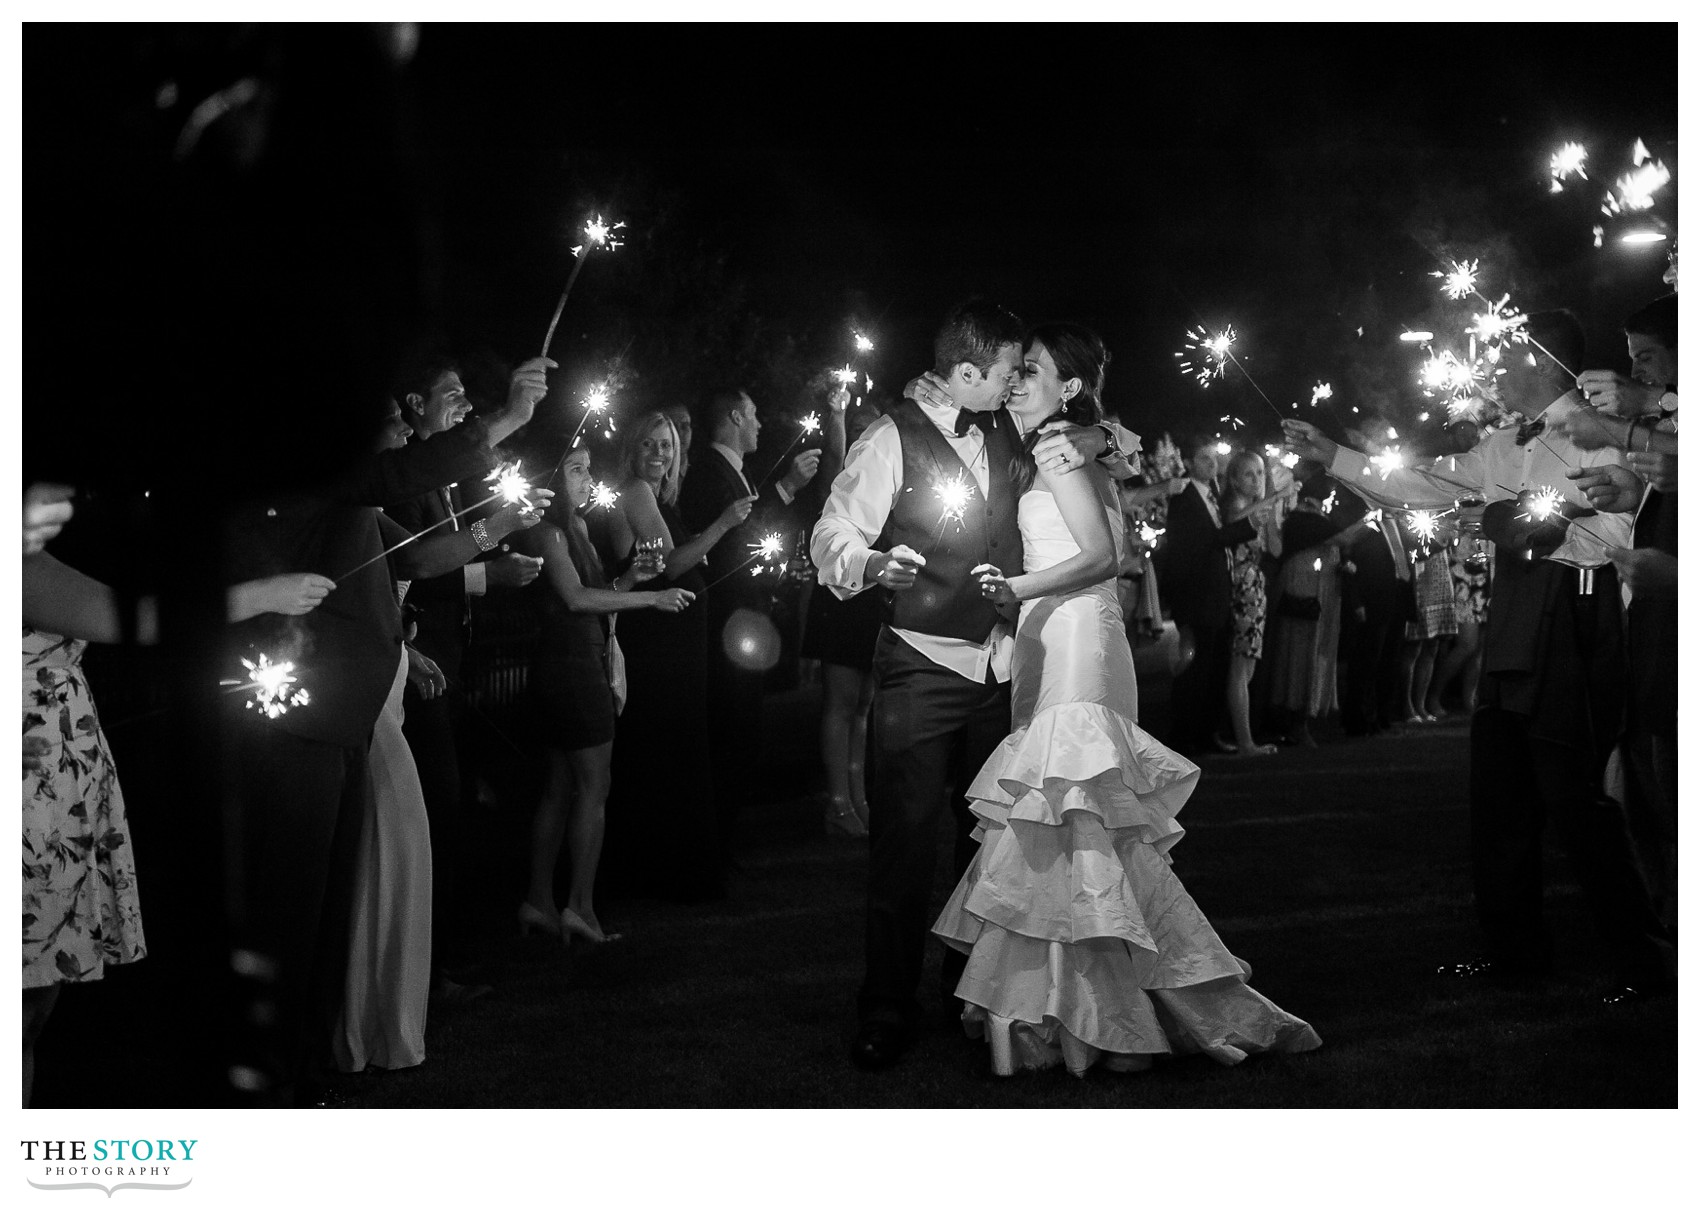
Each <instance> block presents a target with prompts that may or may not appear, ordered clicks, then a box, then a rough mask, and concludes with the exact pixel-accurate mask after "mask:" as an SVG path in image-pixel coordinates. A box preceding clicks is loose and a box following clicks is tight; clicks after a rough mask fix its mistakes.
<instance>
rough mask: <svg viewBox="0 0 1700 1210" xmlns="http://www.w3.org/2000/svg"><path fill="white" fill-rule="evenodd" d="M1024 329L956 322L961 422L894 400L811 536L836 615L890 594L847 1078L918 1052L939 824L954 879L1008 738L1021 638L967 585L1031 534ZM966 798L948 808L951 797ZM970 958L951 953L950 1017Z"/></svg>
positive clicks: (1071, 446)
mask: <svg viewBox="0 0 1700 1210" xmlns="http://www.w3.org/2000/svg"><path fill="white" fill-rule="evenodd" d="M1021 340H1022V325H1021V321H1020V320H1018V319H1017V318H1016V317H1015V316H1014V315H1012V314H1010V313H1009V312H1008V311H1006V310H1004V309H1003V308H1002V307H999V306H995V305H993V304H991V303H988V302H984V301H980V300H972V301H969V302H966V303H964V304H962V305H961V306H959V307H957V308H956V309H955V310H953V311H952V312H951V313H950V314H949V315H948V316H946V317H945V321H944V323H943V325H942V326H941V327H940V328H939V330H938V334H937V335H936V336H935V337H934V339H933V363H934V364H933V369H934V372H935V373H936V374H938V375H939V376H941V377H942V378H944V379H946V380H947V382H948V384H949V392H950V397H951V399H952V400H953V401H954V403H955V405H956V406H942V407H940V406H934V405H931V404H922V403H916V402H913V401H911V400H908V399H904V400H899V401H898V403H897V406H896V407H894V408H893V409H892V411H891V412H890V414H889V415H886V416H882V417H881V418H880V419H878V420H876V421H875V422H874V423H873V424H871V425H869V426H868V429H867V431H866V432H865V433H863V435H862V436H861V438H860V439H859V440H858V441H857V442H856V444H855V446H853V447H852V448H851V450H850V453H849V456H848V457H847V458H846V459H845V463H844V469H843V470H842V471H841V472H840V473H839V475H838V478H837V479H836V480H835V481H834V482H833V485H832V494H831V496H830V497H829V498H828V499H827V502H826V507H825V509H824V511H823V512H822V514H821V518H820V520H819V521H818V522H817V523H816V525H815V530H814V536H813V538H812V540H811V543H810V553H811V555H812V556H813V558H814V561H815V565H816V567H817V569H818V574H819V580H820V583H821V584H822V585H824V586H826V587H827V588H829V589H831V591H832V592H833V593H834V594H835V595H837V596H838V597H839V598H841V599H848V598H849V597H852V596H855V595H856V594H857V593H860V592H864V591H866V590H868V589H870V588H874V587H878V588H882V589H884V590H886V592H887V593H888V594H889V595H888V600H887V607H886V615H885V624H884V625H883V626H882V627H881V628H880V633H879V640H878V642H877V644H876V646H875V648H874V669H873V670H874V681H875V685H876V689H875V692H874V702H873V711H872V717H871V720H870V723H869V729H868V736H869V742H870V746H871V749H872V752H871V767H870V778H869V788H870V790H871V793H870V795H869V818H868V831H869V845H870V856H869V868H868V919H867V937H866V947H867V948H866V958H865V962H866V973H865V975H864V978H863V981H862V988H861V992H860V994H859V995H858V997H857V1005H856V1007H857V1018H858V1027H857V1030H856V1035H855V1038H854V1040H853V1041H852V1043H851V1046H850V1061H851V1062H852V1063H853V1064H854V1065H855V1066H857V1067H859V1068H861V1069H862V1070H864V1071H876V1070H879V1069H881V1068H885V1067H889V1066H891V1065H892V1064H893V1063H895V1062H897V1060H898V1059H900V1058H901V1057H902V1056H903V1053H904V1052H905V1051H907V1050H908V1049H909V1047H910V1046H911V1045H912V1044H913V1043H914V1040H915V1036H916V1033H917V1031H918V1027H919V1025H920V1022H921V1008H920V1005H919V1003H918V1001H917V999H916V992H917V989H918V988H919V985H920V982H921V964H922V959H923V955H924V948H925V943H926V938H927V927H928V924H929V916H930V912H929V910H928V909H929V900H930V898H931V891H932V886H933V871H934V866H935V865H936V857H937V851H938V833H939V829H940V826H941V824H945V823H946V822H948V826H949V827H951V828H952V829H953V830H954V831H955V834H956V837H955V854H956V861H955V873H956V874H957V875H958V876H960V875H961V873H962V871H963V870H964V869H966V868H967V865H968V862H969V860H970V858H971V857H972V855H973V848H974V843H973V840H972V838H971V835H970V833H971V831H972V828H973V817H972V815H971V813H970V812H969V810H968V805H967V800H966V798H964V797H963V795H962V793H961V791H963V790H965V789H966V788H967V786H968V783H969V782H970V781H971V780H972V779H973V776H974V774H975V773H977V772H978V771H979V769H980V766H981V765H983V764H984V763H985V761H986V759H987V758H988V757H989V756H990V755H991V754H992V751H993V750H994V749H995V748H996V747H997V746H998V744H999V743H1000V742H1002V740H1003V738H1004V737H1005V736H1006V735H1008V734H1009V677H1010V659H1011V655H1012V653H1013V650H1014V645H1015V643H1014V636H1013V627H1012V626H1011V623H1010V620H1009V619H1007V618H1006V617H1004V616H1003V615H1001V614H1000V613H999V612H998V610H997V609H996V608H995V607H994V606H992V605H991V604H989V603H988V602H987V601H986V600H985V599H984V598H983V597H981V595H980V592H979V587H978V585H977V583H976V581H975V578H974V577H973V576H972V575H970V574H969V573H970V570H971V569H972V568H973V567H974V566H975V565H976V564H979V563H994V564H996V565H997V566H998V567H1000V568H1002V569H1003V570H1004V572H1005V574H1007V575H1013V574H1015V573H1017V572H1019V571H1020V569H1021V530H1020V528H1019V526H1018V525H1017V523H1016V493H1015V489H1014V487H1013V486H1012V485H1011V483H1010V478H1009V465H1010V460H1011V458H1012V456H1013V455H1014V454H1015V452H1016V449H1017V447H1018V441H1017V438H1016V435H1015V428H1014V424H1013V422H1012V421H1011V420H1010V418H1009V417H1008V416H1007V415H1006V414H1005V413H1003V411H1002V410H1001V408H1002V404H1003V403H1004V401H1005V399H1006V398H1007V397H1008V393H1009V387H1010V385H1011V384H1012V383H1013V382H1014V381H1015V379H1016V377H1017V375H1019V374H1020V372H1021V369H1020V367H1021V364H1022V361H1021V356H1022V346H1021ZM1108 445H1109V442H1108V435H1107V432H1106V431H1105V430H1103V429H1097V428H1085V429H1082V428H1071V429H1068V430H1064V431H1062V432H1059V433H1057V434H1054V435H1051V436H1047V437H1046V438H1045V439H1044V440H1043V441H1042V442H1041V443H1040V444H1039V445H1038V447H1036V449H1035V450H1034V455H1035V457H1036V458H1037V459H1038V460H1039V461H1040V462H1041V464H1044V465H1047V466H1051V467H1055V468H1056V469H1059V470H1073V469H1074V468H1076V467H1079V466H1081V465H1084V463H1085V461H1086V460H1087V459H1088V458H1092V457H1096V456H1097V455H1099V454H1100V453H1102V452H1104V451H1105V450H1106V448H1107V447H1108ZM957 479H959V480H960V482H962V483H963V484H964V485H966V486H968V488H969V491H968V499H967V503H966V506H964V507H962V508H960V509H950V510H949V511H948V512H947V511H946V506H945V503H944V502H943V501H941V498H940V497H939V495H938V494H937V493H936V492H935V490H934V489H935V488H936V487H938V486H939V485H941V484H944V483H947V482H950V481H952V480H957ZM950 786H955V787H956V789H957V791H958V792H957V793H956V794H955V795H952V796H951V797H949V798H948V799H947V797H946V792H947V788H948V787H950ZM966 961H967V959H966V957H965V956H964V955H962V954H960V953H958V952H957V951H955V950H947V951H946V953H945V965H944V976H943V988H942V998H943V1000H944V1002H945V1008H946V1013H947V1015H949V1016H955V1015H957V1014H959V1013H960V1011H961V1005H960V1003H959V1002H958V1001H957V1000H956V998H955V995H954V989H955V987H956V981H957V979H958V977H959V976H960V975H961V973H962V969H963V966H964V965H965V963H966Z"/></svg>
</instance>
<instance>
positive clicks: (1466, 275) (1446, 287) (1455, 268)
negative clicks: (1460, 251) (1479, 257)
mask: <svg viewBox="0 0 1700 1210" xmlns="http://www.w3.org/2000/svg"><path fill="white" fill-rule="evenodd" d="M1480 268H1481V262H1480V261H1474V260H1472V261H1453V262H1452V268H1451V269H1449V270H1441V269H1435V270H1433V271H1432V272H1431V273H1430V274H1429V276H1430V277H1438V278H1440V279H1441V287H1440V289H1441V292H1442V293H1443V294H1445V295H1446V297H1448V298H1453V299H1457V298H1463V297H1465V296H1466V295H1469V294H1474V293H1475V292H1476V273H1477V272H1478V270H1479V269H1480Z"/></svg>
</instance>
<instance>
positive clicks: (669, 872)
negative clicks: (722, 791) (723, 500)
mask: <svg viewBox="0 0 1700 1210" xmlns="http://www.w3.org/2000/svg"><path fill="white" fill-rule="evenodd" d="M680 452H681V450H680V444H679V434H678V430H677V429H676V428H675V427H674V426H673V422H672V421H671V420H669V419H668V418H667V416H666V415H665V414H664V413H662V412H659V411H650V412H645V413H644V414H642V415H640V416H637V417H635V418H634V419H633V421H632V422H631V423H630V424H628V425H625V426H624V441H623V443H622V445H621V447H620V456H619V463H618V466H617V468H616V472H615V482H614V483H613V485H612V486H613V488H614V490H615V491H617V492H618V498H617V499H616V501H615V503H614V506H613V507H612V508H609V509H598V510H597V511H596V513H595V514H594V515H593V516H592V517H591V518H590V521H591V523H592V529H591V534H592V538H593V540H594V541H595V543H596V546H597V552H598V554H599V555H600V556H601V558H602V562H603V566H604V567H606V568H607V569H609V570H610V571H611V572H613V573H615V574H616V575H620V574H624V573H625V572H626V570H627V569H628V568H630V567H631V566H632V564H633V563H634V562H635V561H636V558H637V555H638V554H639V553H640V552H639V549H638V544H639V543H640V542H641V543H643V544H644V549H645V550H653V551H658V552H660V555H661V562H662V570H661V580H662V581H663V583H662V584H660V585H657V586H658V587H668V588H682V589H684V590H685V591H687V592H689V593H691V594H693V596H701V595H702V592H703V590H704V588H705V587H706V585H707V584H708V581H707V580H706V579H705V578H704V576H703V573H702V570H701V568H702V561H703V557H704V556H705V555H706V554H707V553H708V551H709V549H710V548H711V547H713V546H714V544H715V543H716V542H718V541H720V540H721V539H722V538H724V537H725V536H726V535H727V534H728V533H730V532H731V531H732V530H733V529H735V528H736V527H737V526H738V525H740V524H742V523H743V521H744V519H745V518H746V517H748V516H749V512H750V501H748V500H747V499H746V500H738V501H734V502H733V503H732V504H729V505H727V507H726V509H725V510H724V511H723V512H722V513H721V514H720V515H719V516H718V517H716V518H715V519H714V521H713V522H712V523H711V524H710V525H709V526H708V528H706V529H704V530H703V531H702V532H701V533H696V534H693V533H692V532H691V531H690V530H689V529H688V528H687V527H686V526H685V523H684V521H683V520H682V519H681V517H680V515H679V511H678V500H679V466H680V457H679V455H680ZM620 650H621V651H622V652H623V653H624V655H625V661H626V682H627V693H628V697H627V699H626V707H625V710H624V712H623V714H624V720H625V721H624V725H623V726H622V727H621V732H622V735H623V739H622V740H621V742H620V743H618V744H616V745H615V747H614V755H613V766H612V774H611V777H612V783H611V788H610V791H609V799H608V808H607V813H608V826H607V841H606V845H605V850H604V858H603V868H604V869H605V870H608V872H609V873H610V874H611V875H612V876H614V877H615V878H616V879H618V880H620V881H623V882H624V883H625V884H627V886H628V888H629V889H641V890H642V891H644V892H645V893H650V894H655V895H658V896H660V897H662V898H668V899H673V900H677V901H681V902H700V901H703V900H708V899H717V898H721V897H723V896H724V895H725V879H724V875H723V871H722V868H721V861H720V852H721V841H720V837H719V834H718V831H717V828H716V825H715V820H714V817H713V814H712V812H710V811H708V810H706V809H705V808H704V804H705V803H712V802H713V801H714V784H713V782H714V779H713V776H712V773H711V762H710V753H709V739H708V627H707V615H706V613H705V611H704V610H703V609H702V608H700V607H698V606H693V607H690V608H687V609H685V610H684V611H683V612H681V613H676V614H673V613H663V612H661V611H659V610H640V611H636V612H633V613H632V614H630V615H629V616H628V617H627V618H626V619H625V622H624V625H623V626H622V628H621V634H620ZM610 867H612V868H611V869H610ZM640 879H641V880H642V885H641V886H638V885H636V884H638V882H639V880H640Z"/></svg>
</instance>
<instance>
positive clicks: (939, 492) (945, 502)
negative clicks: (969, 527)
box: [933, 471, 974, 526]
mask: <svg viewBox="0 0 1700 1210" xmlns="http://www.w3.org/2000/svg"><path fill="white" fill-rule="evenodd" d="M973 494H974V489H973V488H972V487H970V486H969V484H968V481H967V480H966V479H964V478H963V477H962V472H961V471H957V472H956V473H955V474H954V475H952V476H951V477H950V478H949V479H946V480H944V481H943V482H941V483H935V484H933V495H935V496H937V497H938V499H939V504H940V506H941V507H942V509H943V512H942V514H941V515H940V518H939V523H940V525H941V526H942V525H943V524H944V523H945V522H947V521H948V522H954V523H955V524H956V525H958V526H960V525H961V524H962V518H963V517H964V516H965V515H966V514H967V512H968V501H969V499H970V498H971V497H972V496H973Z"/></svg>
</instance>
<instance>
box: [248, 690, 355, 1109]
mask: <svg viewBox="0 0 1700 1210" xmlns="http://www.w3.org/2000/svg"><path fill="white" fill-rule="evenodd" d="M245 721H246V720H245ZM256 724H257V725H254V726H246V725H245V726H243V727H241V728H240V735H239V736H238V738H237V741H236V745H235V747H236V755H237V760H236V776H235V786H236V795H235V807H234V810H233V812H232V817H231V835H230V843H231V846H232V852H233V853H234V854H235V855H236V866H237V868H238V869H239V870H240V881H239V883H238V885H237V886H236V887H234V888H233V892H234V893H233V895H232V901H233V903H234V905H235V910H234V911H233V913H232V917H233V919H232V923H233V926H234V932H235V936H236V944H237V947H238V949H241V950H248V951H252V952H254V953H257V954H260V955H262V956H264V957H266V958H269V959H270V960H271V961H272V962H273V963H275V970H274V971H273V973H272V974H271V976H270V977H269V978H266V977H262V978H261V983H262V986H264V985H265V984H267V983H269V985H270V988H271V995H270V997H269V999H271V1001H272V1006H273V1013H272V1014H271V1017H270V1021H271V1025H270V1027H269V1028H268V1029H266V1030H265V1031H264V1033H263V1034H262V1036H261V1037H260V1039H259V1040H258V1043H257V1047H256V1049H257V1050H258V1054H257V1055H256V1056H255V1059H254V1062H253V1063H252V1064H250V1065H252V1066H257V1067H258V1068H260V1069H261V1070H262V1071H264V1072H265V1073H266V1074H267V1076H268V1077H269V1079H270V1082H271V1088H272V1092H273V1094H274V1096H273V1098H267V1099H275V1103H277V1104H279V1105H285V1106H286V1105H289V1104H290V1103H292V1101H293V1100H294V1099H295V1098H296V1096H297V1095H298V1094H302V1093H306V1092H309V1091H310V1090H311V1088H312V1087H313V1085H314V1084H316V1083H318V1082H320V1081H322V1080H323V1079H324V1078H325V1077H326V1076H327V1074H328V1073H329V1071H330V1070H331V1062H332V1056H331V1037H332V1031H333V1030H334V1029H335V1028H336V1023H337V1017H338V1013H339V1011H340V1009H341V1006H342V997H343V988H344V982H345V978H346V975H347V971H348V930H349V921H350V918H351V915H352V911H353V902H354V873H355V867H356V865H357V862H358V859H359V847H360V828H361V824H362V822H363V821H364V819H365V817H366V808H367V801H368V799H369V798H370V797H371V780H370V776H369V771H368V767H367V745H362V746H360V747H357V748H342V747H337V746H336V745H334V744H325V743H318V742H315V741H313V740H307V739H300V738H298V737H296V736H293V735H290V734H288V733H286V732H283V731H279V730H276V729H273V730H270V731H267V730H265V729H264V724H263V723H258V721H257V720H256ZM246 1049H247V1047H245V1046H243V1045H242V1044H241V1043H238V1059H237V1061H238V1063H241V1062H242V1058H241V1053H242V1051H243V1050H246Z"/></svg>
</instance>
